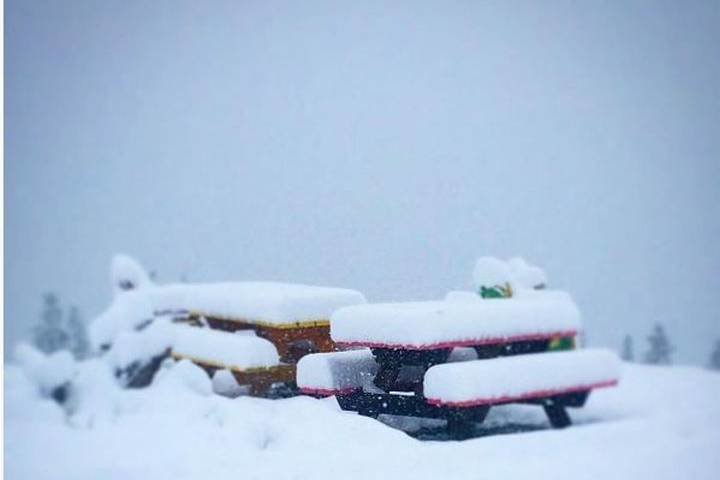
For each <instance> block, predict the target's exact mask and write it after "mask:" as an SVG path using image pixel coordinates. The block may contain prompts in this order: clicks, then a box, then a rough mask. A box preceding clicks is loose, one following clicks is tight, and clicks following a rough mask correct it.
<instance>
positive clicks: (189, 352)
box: [172, 326, 280, 370]
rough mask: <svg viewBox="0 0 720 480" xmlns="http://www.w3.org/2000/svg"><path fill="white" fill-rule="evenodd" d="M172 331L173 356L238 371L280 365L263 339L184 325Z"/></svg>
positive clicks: (272, 346)
mask: <svg viewBox="0 0 720 480" xmlns="http://www.w3.org/2000/svg"><path fill="white" fill-rule="evenodd" d="M174 330H175V331H174V336H173V340H172V354H173V355H174V356H178V357H185V358H189V359H193V360H198V361H201V362H204V363H208V364H210V365H222V366H225V367H228V368H237V369H241V370H242V369H247V368H256V367H270V366H273V365H277V364H278V363H279V362H280V359H279V357H278V353H277V350H276V349H275V346H274V345H273V344H272V343H270V342H269V341H267V340H265V339H262V338H258V337H253V336H249V335H236V334H234V333H228V332H222V331H219V330H211V329H208V328H197V327H187V326H176V327H175V329H174Z"/></svg>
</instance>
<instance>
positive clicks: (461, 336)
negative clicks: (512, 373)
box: [330, 290, 580, 350]
mask: <svg viewBox="0 0 720 480" xmlns="http://www.w3.org/2000/svg"><path fill="white" fill-rule="evenodd" d="M579 328H580V313H579V311H578V309H577V307H576V306H575V303H574V302H573V301H572V299H571V298H570V296H569V295H568V294H566V293H565V292H560V291H532V290H523V291H521V292H518V294H517V296H515V297H513V298H508V299H482V298H481V297H480V296H478V295H475V294H472V293H468V295H456V296H449V297H448V298H447V299H446V300H443V301H431V302H408V303H379V304H366V305H356V306H350V307H344V308H341V309H339V310H337V311H336V312H335V313H334V314H333V315H332V320H331V328H330V333H331V336H332V338H333V340H334V341H335V343H336V344H337V345H339V346H343V347H372V348H387V349H402V350H436V349H448V348H452V347H460V346H481V345H494V344H506V343H511V342H520V341H534V340H547V339H552V338H559V337H573V336H575V335H576V334H577V332H578V330H579Z"/></svg>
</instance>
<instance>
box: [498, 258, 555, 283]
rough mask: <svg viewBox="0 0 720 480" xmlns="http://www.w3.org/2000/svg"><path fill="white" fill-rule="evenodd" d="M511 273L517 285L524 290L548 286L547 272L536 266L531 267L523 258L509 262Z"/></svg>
mask: <svg viewBox="0 0 720 480" xmlns="http://www.w3.org/2000/svg"><path fill="white" fill-rule="evenodd" d="M507 265H508V267H509V268H510V273H511V275H512V277H513V278H514V279H515V281H516V282H517V284H519V285H521V286H522V287H524V288H533V289H541V288H545V286H547V276H546V275H545V272H544V271H543V270H542V269H541V268H540V267H537V266H535V265H530V264H529V263H527V261H525V259H524V258H522V257H514V258H511V259H510V260H508V261H507Z"/></svg>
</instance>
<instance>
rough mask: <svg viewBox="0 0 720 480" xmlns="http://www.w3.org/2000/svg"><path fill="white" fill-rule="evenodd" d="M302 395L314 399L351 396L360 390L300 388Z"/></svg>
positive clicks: (350, 388)
mask: <svg viewBox="0 0 720 480" xmlns="http://www.w3.org/2000/svg"><path fill="white" fill-rule="evenodd" d="M299 390H300V393H302V394H303V395H311V396H313V397H332V396H334V395H350V394H351V393H353V392H355V391H357V390H359V389H358V388H353V387H349V388H308V387H301V388H299Z"/></svg>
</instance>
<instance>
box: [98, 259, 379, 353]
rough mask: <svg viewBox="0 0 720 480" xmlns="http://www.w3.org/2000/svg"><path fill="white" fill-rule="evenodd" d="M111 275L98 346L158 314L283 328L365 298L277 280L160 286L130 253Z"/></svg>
mask: <svg viewBox="0 0 720 480" xmlns="http://www.w3.org/2000/svg"><path fill="white" fill-rule="evenodd" d="M110 279H111V282H112V287H113V292H114V298H113V301H112V303H111V304H110V306H109V307H108V308H107V309H106V310H105V311H104V312H103V313H101V314H100V315H99V316H98V317H97V318H96V319H95V320H94V321H93V322H92V323H91V325H90V328H89V335H90V341H91V343H92V345H93V347H94V348H95V349H96V350H99V349H101V348H102V347H103V346H109V345H110V344H112V343H113V342H114V341H115V339H116V338H117V337H118V336H119V335H120V334H121V333H123V332H129V331H133V330H139V329H142V328H144V327H145V326H146V325H147V324H149V323H150V322H152V321H153V320H155V319H158V318H160V319H162V318H172V317H173V316H175V315H186V314H188V313H195V314H199V315H204V316H212V317H219V318H226V319H235V320H243V321H246V322H250V323H261V324H269V325H276V326H280V325H288V324H294V323H298V322H308V321H327V320H328V319H329V318H330V316H331V315H332V313H333V312H334V311H335V310H337V309H338V308H340V307H345V306H349V305H356V304H362V303H365V302H366V300H365V297H364V296H363V295H362V293H360V292H358V291H355V290H349V289H345V288H333V287H317V286H311V285H301V284H291V283H279V282H224V283H203V284H190V283H178V284H168V285H156V284H155V283H153V282H152V281H151V280H150V277H149V276H148V274H147V273H146V271H145V269H144V268H143V267H142V266H141V265H140V263H139V262H137V261H136V260H134V259H133V258H131V257H129V256H127V255H115V256H114V257H113V260H112V263H111V268H110Z"/></svg>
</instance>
